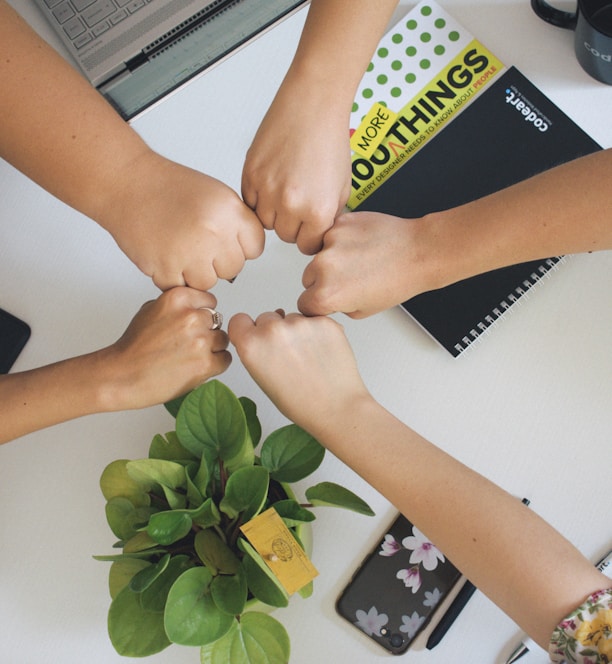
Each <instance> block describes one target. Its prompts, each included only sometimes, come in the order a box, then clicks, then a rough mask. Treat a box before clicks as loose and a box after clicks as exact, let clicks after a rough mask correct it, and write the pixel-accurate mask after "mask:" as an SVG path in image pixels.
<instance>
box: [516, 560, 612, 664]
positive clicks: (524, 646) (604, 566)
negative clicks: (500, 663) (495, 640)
mask: <svg viewBox="0 0 612 664" xmlns="http://www.w3.org/2000/svg"><path fill="white" fill-rule="evenodd" d="M595 567H597V569H598V570H599V571H600V572H603V573H604V574H605V575H606V576H610V573H611V572H612V551H608V553H607V554H606V555H605V556H604V557H603V558H602V559H601V560H600V561H599V562H598V563H597V564H596V565H595ZM534 646H536V647H537V644H536V643H535V641H532V640H531V639H528V638H527V639H525V640H524V641H521V643H520V644H519V645H518V647H517V648H515V650H513V651H512V654H511V655H510V657H508V659H507V660H506V664H513V662H516V661H518V660H519V659H520V658H521V657H522V656H523V655H526V654H527V653H528V652H529V650H530V648H533V647H534Z"/></svg>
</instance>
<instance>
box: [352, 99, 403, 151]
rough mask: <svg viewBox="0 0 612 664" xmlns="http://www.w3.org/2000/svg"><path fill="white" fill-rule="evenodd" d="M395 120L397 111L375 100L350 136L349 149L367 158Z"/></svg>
mask: <svg viewBox="0 0 612 664" xmlns="http://www.w3.org/2000/svg"><path fill="white" fill-rule="evenodd" d="M396 120H397V113H394V112H393V111H391V110H389V109H388V108H387V107H386V106H383V105H382V104H380V103H379V102H375V103H374V104H373V105H372V108H371V109H370V110H369V111H368V112H367V114H366V116H365V117H364V118H363V120H362V121H361V124H360V125H359V127H357V129H356V130H355V132H354V133H353V135H352V136H351V150H353V152H357V153H358V154H360V155H361V156H362V157H366V158H367V159H369V158H370V157H371V156H372V154H373V153H374V151H375V150H376V148H377V147H378V146H379V145H380V144H381V143H382V141H383V139H384V137H385V136H386V135H387V132H388V131H389V129H391V126H392V125H393V123H394V122H395V121H396Z"/></svg>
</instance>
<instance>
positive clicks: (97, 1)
mask: <svg viewBox="0 0 612 664" xmlns="http://www.w3.org/2000/svg"><path fill="white" fill-rule="evenodd" d="M151 1H152V0H45V3H46V5H47V7H49V9H50V10H51V14H52V15H53V17H54V18H55V20H56V21H57V22H58V23H59V24H60V25H61V27H62V29H63V30H64V32H65V33H66V35H67V36H68V39H70V41H71V42H72V43H73V44H74V47H75V48H77V49H78V48H83V46H85V45H87V44H89V43H90V42H91V41H93V40H94V39H95V38H96V37H99V36H100V35H102V34H104V33H105V32H106V31H107V30H110V29H111V28H112V27H113V26H115V25H117V24H119V23H121V21H123V20H125V19H126V18H127V17H128V16H131V15H132V14H134V13H135V12H137V11H138V10H139V9H142V8H143V7H146V6H147V5H148V4H150V3H151Z"/></svg>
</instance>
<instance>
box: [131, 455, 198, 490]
mask: <svg viewBox="0 0 612 664" xmlns="http://www.w3.org/2000/svg"><path fill="white" fill-rule="evenodd" d="M127 472H128V475H129V476H130V477H131V478H132V479H133V480H135V481H136V482H147V481H148V482H155V483H157V484H159V485H161V487H162V488H168V489H173V490H174V489H184V488H185V487H186V485H187V484H186V480H185V467H184V466H183V465H182V464H180V463H176V461H167V460H166V459H137V460H136V461H128V463H127Z"/></svg>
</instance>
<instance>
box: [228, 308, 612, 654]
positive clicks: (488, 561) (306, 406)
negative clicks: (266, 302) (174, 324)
mask: <svg viewBox="0 0 612 664" xmlns="http://www.w3.org/2000/svg"><path fill="white" fill-rule="evenodd" d="M229 335H230V340H231V342H232V343H233V344H234V346H235V347H236V350H237V352H238V355H239V356H240V359H241V360H242V362H243V363H244V365H245V366H246V368H247V369H248V371H249V372H250V373H251V375H252V376H253V378H254V379H255V381H256V382H257V383H258V384H259V386H260V387H261V388H262V389H263V390H264V391H265V392H266V393H267V394H268V396H269V397H270V398H271V399H272V401H273V402H274V403H275V404H276V406H277V407H278V408H279V409H280V410H281V412H283V413H284V415H285V416H287V417H288V418H289V419H291V420H292V421H294V422H295V423H296V424H298V425H299V426H301V427H303V428H304V429H306V430H307V431H308V432H309V433H310V434H311V435H313V436H314V437H315V438H317V439H318V440H319V441H320V442H321V443H322V444H323V445H324V446H325V447H326V448H328V449H329V450H330V451H331V452H332V453H333V454H334V455H335V456H337V457H338V458H339V459H341V460H342V461H344V462H345V463H346V464H347V465H349V466H350V467H351V468H353V470H355V471H356V472H357V473H358V474H359V475H361V477H363V479H365V480H366V481H367V482H369V483H370V484H371V485H372V486H373V487H374V488H375V489H377V490H378V491H380V492H381V493H382V494H383V495H384V496H385V497H386V498H387V499H388V500H389V501H390V502H392V503H393V504H394V505H395V506H396V507H397V508H398V509H399V510H400V511H401V512H402V513H403V514H405V515H406V516H407V517H408V518H409V519H410V520H411V521H412V522H413V523H414V524H415V525H416V526H417V528H418V529H419V530H421V531H422V532H424V533H425V534H426V535H427V536H428V537H429V538H430V539H431V540H432V541H433V542H435V544H436V545H437V546H438V547H439V548H440V549H441V550H442V551H444V553H445V554H446V555H447V556H448V557H449V558H450V559H451V560H452V561H453V563H454V564H455V565H456V566H457V567H458V568H459V569H460V570H461V571H462V572H463V573H464V574H465V575H466V576H467V577H468V578H469V579H470V580H471V581H472V582H473V583H474V584H475V585H476V586H477V587H478V588H479V589H480V590H481V591H482V592H483V593H485V594H486V595H487V596H488V597H489V598H490V599H491V600H492V601H494V602H495V603H496V604H497V605H498V606H499V607H500V608H501V609H502V610H503V611H505V612H506V613H507V614H508V615H509V616H510V617H511V618H512V619H513V620H514V621H515V622H517V623H518V624H519V625H520V626H521V627H522V628H523V629H524V630H525V631H526V632H527V633H528V634H529V635H530V636H531V637H532V638H533V639H534V640H535V641H537V642H538V643H539V644H540V645H542V646H544V647H547V646H548V641H549V639H550V637H551V634H552V632H553V629H554V628H555V626H556V625H557V624H558V623H559V621H560V620H561V619H562V618H564V617H565V616H566V615H568V614H569V613H570V612H571V611H572V610H573V609H575V608H576V607H577V606H579V605H580V604H581V603H582V602H583V601H584V599H585V598H586V597H587V596H588V595H590V594H591V593H592V592H594V591H596V590H598V589H601V588H606V587H609V586H610V585H611V583H610V579H608V578H607V577H605V576H604V575H602V574H601V573H600V572H598V571H597V570H596V569H595V568H594V567H593V565H592V564H591V563H590V562H589V561H588V560H587V559H585V558H584V557H583V556H582V555H581V554H580V553H579V552H578V551H577V549H575V547H573V546H572V545H571V544H570V543H569V542H568V541H567V540H566V539H565V538H563V537H562V536H561V535H560V534H559V533H558V532H556V531H555V530H554V529H553V528H552V527H551V526H549V525H548V524H547V523H546V522H545V521H543V520H542V519H541V518H540V517H538V516H537V514H535V512H533V511H531V510H528V509H527V508H526V507H525V506H524V505H522V504H521V502H520V501H519V500H518V499H517V498H516V497H513V496H511V495H510V494H508V493H506V492H505V491H503V490H502V489H501V488H499V487H498V486H496V485H495V484H493V483H491V482H490V481H488V480H487V479H486V478H484V477H483V476H481V475H479V474H478V473H476V472H474V471H472V470H471V469H470V468H468V467H467V466H465V465H463V464H461V463H460V462H458V461H457V460H455V459H454V458H453V457H451V456H450V455H448V454H446V453H445V452H444V451H443V450H441V449H440V448H438V447H436V446H434V445H433V444H432V443H430V442H428V441H427V440H425V439H424V438H423V437H422V436H420V435H419V434H418V433H416V432H415V431H413V430H412V429H410V428H409V427H407V426H406V425H405V424H403V423H402V422H400V421H399V420H398V419H397V418H395V417H394V416H393V415H392V414H390V413H389V412H388V411H386V410H385V409H384V408H383V407H382V406H381V405H380V404H378V403H377V402H376V401H375V400H374V399H373V397H372V396H371V395H370V394H369V392H368V390H367V388H366V387H365V385H364V383H363V381H362V379H361V377H360V375H359V372H358V368H357V364H356V361H355V358H354V356H353V354H352V351H351V349H350V347H349V345H348V342H347V340H346V337H345V336H344V333H343V330H342V327H341V326H340V325H339V324H338V323H336V322H335V321H333V320H332V319H330V318H325V317H317V318H310V319H308V318H304V317H302V316H299V315H295V314H293V315H289V316H287V317H286V318H284V320H283V316H282V314H279V313H266V314H262V315H261V316H260V317H258V318H257V320H256V321H255V322H254V321H253V320H251V319H250V318H249V317H248V316H246V315H245V314H238V315H236V316H234V317H233V318H232V320H231V321H230V325H229ZM432 486H435V487H436V491H433V492H432V491H431V487H432Z"/></svg>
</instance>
